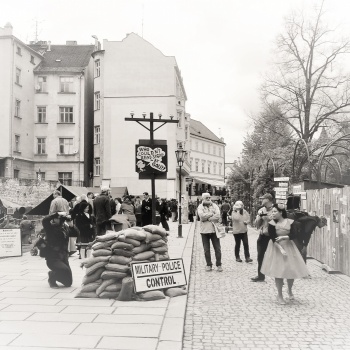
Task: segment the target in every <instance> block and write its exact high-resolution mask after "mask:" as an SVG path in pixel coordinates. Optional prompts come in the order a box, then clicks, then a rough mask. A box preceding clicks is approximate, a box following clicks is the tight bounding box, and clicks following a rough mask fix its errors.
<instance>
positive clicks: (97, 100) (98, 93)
mask: <svg viewBox="0 0 350 350" xmlns="http://www.w3.org/2000/svg"><path fill="white" fill-rule="evenodd" d="M100 101H101V100H100V92H99V91H98V92H95V110H97V109H100Z"/></svg>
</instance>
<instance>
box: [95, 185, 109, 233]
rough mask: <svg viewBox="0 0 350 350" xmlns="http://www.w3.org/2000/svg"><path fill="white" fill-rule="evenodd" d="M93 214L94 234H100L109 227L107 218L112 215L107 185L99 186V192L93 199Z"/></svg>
mask: <svg viewBox="0 0 350 350" xmlns="http://www.w3.org/2000/svg"><path fill="white" fill-rule="evenodd" d="M94 215H95V218H96V235H97V236H101V235H104V234H105V233H106V231H107V230H108V229H110V222H109V219H110V218H111V217H112V213H111V204H110V198H109V196H108V187H106V186H102V187H101V194H100V195H99V196H97V197H96V198H95V199H94Z"/></svg>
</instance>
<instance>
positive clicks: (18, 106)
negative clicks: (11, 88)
mask: <svg viewBox="0 0 350 350" xmlns="http://www.w3.org/2000/svg"><path fill="white" fill-rule="evenodd" d="M15 117H17V118H20V117H21V101H20V100H16V102H15Z"/></svg>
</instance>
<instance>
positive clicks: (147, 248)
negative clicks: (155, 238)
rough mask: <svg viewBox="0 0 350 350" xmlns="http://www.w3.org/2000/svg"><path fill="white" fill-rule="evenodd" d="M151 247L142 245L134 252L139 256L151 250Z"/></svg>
mask: <svg viewBox="0 0 350 350" xmlns="http://www.w3.org/2000/svg"><path fill="white" fill-rule="evenodd" d="M150 248H151V247H150V246H149V245H148V244H145V243H142V244H141V245H140V246H139V247H135V248H133V250H132V252H133V253H134V254H139V253H142V252H145V251H146V250H150Z"/></svg>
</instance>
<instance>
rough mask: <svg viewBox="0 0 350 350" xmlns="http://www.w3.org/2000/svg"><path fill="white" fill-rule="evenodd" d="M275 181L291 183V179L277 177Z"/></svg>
mask: <svg viewBox="0 0 350 350" xmlns="http://www.w3.org/2000/svg"><path fill="white" fill-rule="evenodd" d="M273 181H276V182H288V181H289V177H275V178H274V179H273Z"/></svg>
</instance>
